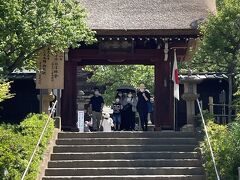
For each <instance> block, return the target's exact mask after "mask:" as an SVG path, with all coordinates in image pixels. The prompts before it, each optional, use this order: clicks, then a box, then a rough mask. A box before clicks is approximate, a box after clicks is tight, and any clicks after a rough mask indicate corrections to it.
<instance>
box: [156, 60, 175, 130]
mask: <svg viewBox="0 0 240 180" xmlns="http://www.w3.org/2000/svg"><path fill="white" fill-rule="evenodd" d="M170 77H171V71H170V61H163V59H161V60H158V61H157V62H156V63H155V109H154V112H155V114H154V119H155V130H156V131H159V130H161V129H173V128H174V119H173V115H172V114H173V107H172V106H173V105H172V102H171V99H172V96H173V95H172V93H171V91H172V90H171V86H172V83H171V80H170Z"/></svg>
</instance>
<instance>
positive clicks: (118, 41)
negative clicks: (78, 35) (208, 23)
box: [62, 0, 216, 130]
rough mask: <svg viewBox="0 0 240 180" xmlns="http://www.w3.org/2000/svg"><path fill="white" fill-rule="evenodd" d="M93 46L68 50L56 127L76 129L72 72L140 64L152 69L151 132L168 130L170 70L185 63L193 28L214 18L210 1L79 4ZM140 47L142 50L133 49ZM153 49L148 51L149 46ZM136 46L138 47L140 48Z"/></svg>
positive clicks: (171, 126) (85, 0)
mask: <svg viewBox="0 0 240 180" xmlns="http://www.w3.org/2000/svg"><path fill="white" fill-rule="evenodd" d="M78 2H80V4H81V5H82V6H83V7H84V8H85V9H86V12H87V14H88V19H87V23H88V25H89V27H90V28H91V29H93V30H95V31H96V33H97V38H98V43H96V44H95V45H93V46H86V45H83V46H82V47H80V48H78V49H69V53H68V55H69V59H68V61H66V62H65V85H64V86H65V88H64V91H63V97H62V98H63V99H62V125H63V127H66V128H67V127H68V128H70V129H74V128H76V120H77V117H76V96H77V92H76V72H77V66H84V65H88V64H94V65H111V64H145V65H154V66H155V115H154V116H155V130H160V129H174V110H173V108H174V104H173V102H174V99H173V90H172V89H173V88H172V86H173V83H172V82H171V70H172V68H171V65H172V62H173V58H174V49H177V56H178V61H180V60H186V59H189V53H188V52H190V51H191V50H192V49H193V47H192V42H193V39H194V38H197V36H198V35H199V31H198V29H197V27H198V24H199V23H200V22H202V21H203V19H204V18H206V17H207V16H208V14H209V12H212V13H215V12H216V4H215V0H195V1H193V0H179V1H173V0H169V1H161V0H158V1H145V0H131V1H125V0H104V1H101V2H100V1H98V0H91V1H89V0H79V1H78ZM139 41H143V42H144V43H145V42H146V44H148V43H150V45H148V46H141V45H140V46H138V43H139ZM154 41H155V43H156V46H152V45H151V43H152V42H154ZM140 44H141V43H140ZM153 44H154V43H153Z"/></svg>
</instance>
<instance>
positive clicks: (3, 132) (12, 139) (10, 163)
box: [0, 114, 54, 180]
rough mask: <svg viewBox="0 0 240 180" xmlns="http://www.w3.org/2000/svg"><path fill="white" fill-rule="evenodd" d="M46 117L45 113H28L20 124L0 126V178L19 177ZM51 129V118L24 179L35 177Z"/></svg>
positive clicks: (10, 178) (15, 179)
mask: <svg viewBox="0 0 240 180" xmlns="http://www.w3.org/2000/svg"><path fill="white" fill-rule="evenodd" d="M47 118H48V116H47V115H46V114H30V115H29V116H28V117H27V118H26V119H25V120H24V121H22V122H21V124H20V125H8V124H2V125H1V126H0V179H3V180H12V179H14V180H18V179H21V176H22V174H23V172H24V170H25V169H26V167H27V163H28V161H29V159H30V157H31V155H32V152H33V150H34V148H35V146H36V144H37V141H38V139H39V137H40V134H41V132H42V130H43V127H44V125H45V123H46V121H47ZM53 130H54V122H53V120H52V119H51V120H50V122H49V124H48V127H47V129H46V133H45V135H44V137H43V140H42V142H41V143H40V147H39V148H38V150H37V153H36V156H35V157H34V159H33V163H32V165H31V166H30V169H29V171H28V174H27V176H26V178H25V179H26V180H32V179H36V177H37V174H38V170H39V165H40V161H41V159H42V155H43V152H44V150H45V149H46V146H47V144H48V142H49V140H50V138H51V137H52V133H53Z"/></svg>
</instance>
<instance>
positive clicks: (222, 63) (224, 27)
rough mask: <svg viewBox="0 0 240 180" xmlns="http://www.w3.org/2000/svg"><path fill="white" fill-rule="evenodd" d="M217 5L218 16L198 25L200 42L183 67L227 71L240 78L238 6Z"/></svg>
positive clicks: (228, 0) (235, 2)
mask: <svg viewBox="0 0 240 180" xmlns="http://www.w3.org/2000/svg"><path fill="white" fill-rule="evenodd" d="M219 2H220V1H219ZM219 6H220V8H219V11H218V12H217V14H216V15H215V16H214V15H210V16H209V18H208V19H207V20H206V21H205V22H204V23H203V24H202V25H201V27H200V31H201V34H202V35H203V39H202V41H201V43H200V46H199V49H198V51H197V52H196V54H195V57H194V59H193V61H192V62H190V63H187V64H186V65H187V66H188V67H190V68H192V69H193V70H195V71H198V72H199V71H200V72H206V71H207V72H226V73H229V74H235V76H236V77H237V78H238V79H240V76H239V70H240V3H239V0H223V1H222V2H221V3H220V5H219Z"/></svg>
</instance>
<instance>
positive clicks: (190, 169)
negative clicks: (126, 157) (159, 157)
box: [45, 167, 204, 176]
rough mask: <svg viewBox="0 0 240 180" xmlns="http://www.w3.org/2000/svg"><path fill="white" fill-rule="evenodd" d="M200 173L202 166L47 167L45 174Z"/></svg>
mask: <svg viewBox="0 0 240 180" xmlns="http://www.w3.org/2000/svg"><path fill="white" fill-rule="evenodd" d="M90 174H91V175H92V176H102V175H202V174H204V171H203V168H202V167H130V168H128V167H115V168H114V167H111V168H109V167H108V168H99V167H97V168H48V169H46V171H45V176H88V175H90Z"/></svg>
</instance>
